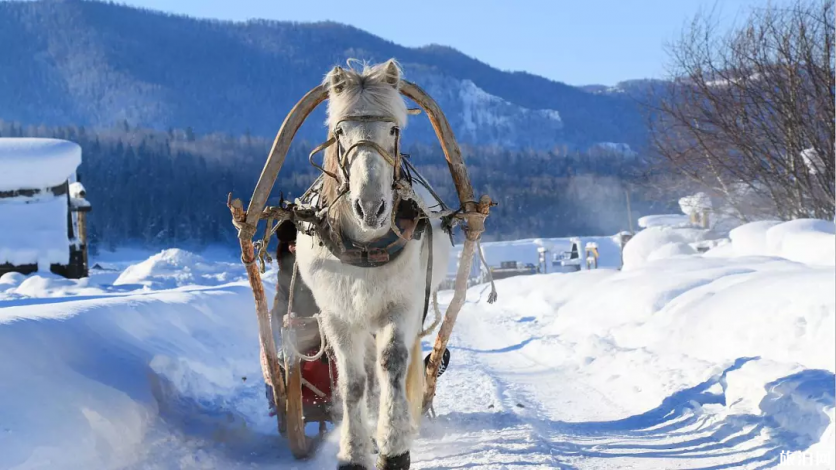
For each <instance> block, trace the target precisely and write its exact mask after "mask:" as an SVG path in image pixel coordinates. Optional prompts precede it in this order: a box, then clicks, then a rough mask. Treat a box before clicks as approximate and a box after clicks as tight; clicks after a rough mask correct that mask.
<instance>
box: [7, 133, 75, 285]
mask: <svg viewBox="0 0 836 470" xmlns="http://www.w3.org/2000/svg"><path fill="white" fill-rule="evenodd" d="M80 164H81V147H79V145H78V144H76V143H74V142H69V141H66V140H58V139H34V138H0V275H3V274H5V273H7V272H13V271H14V272H19V273H23V274H30V273H33V272H38V271H39V272H43V271H51V272H53V273H55V274H58V275H61V276H64V277H67V278H73V279H78V278H82V277H86V276H87V274H88V269H87V221H86V214H87V212H89V211H90V209H91V206H90V203H89V202H87V200H86V199H85V196H86V192H85V189H84V186H82V184H81V182H80V181H79V180H78V175H77V173H76V172H77V170H78V166H79V165H80Z"/></svg>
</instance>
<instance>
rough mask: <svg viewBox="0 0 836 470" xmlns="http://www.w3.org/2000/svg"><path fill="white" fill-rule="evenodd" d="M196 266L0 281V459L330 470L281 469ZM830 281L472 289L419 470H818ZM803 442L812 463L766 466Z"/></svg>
mask: <svg viewBox="0 0 836 470" xmlns="http://www.w3.org/2000/svg"><path fill="white" fill-rule="evenodd" d="M709 253H710V252H709ZM193 256H194V255H190V254H188V253H183V252H178V251H177V250H174V251H171V252H167V253H164V254H161V255H157V256H156V257H155V258H152V259H151V260H149V261H147V262H145V263H144V264H142V265H140V266H137V267H135V268H133V269H132V270H128V271H125V273H126V274H123V275H121V276H120V275H119V274H118V273H117V272H111V273H106V272H103V273H99V274H97V275H96V276H93V277H92V278H91V279H90V280H87V281H65V280H59V279H53V278H49V277H40V276H37V275H33V276H29V277H28V278H23V277H16V276H4V278H2V279H0V377H2V380H0V469H41V468H49V469H81V468H83V469H100V468H102V469H117V468H119V469H121V468H126V469H132V470H133V469H136V470H138V469H215V468H223V469H233V470H235V469H245V468H247V469H250V468H277V469H279V468H280V469H299V470H307V469H333V468H335V467H336V463H335V457H334V455H335V453H336V441H335V436H334V435H333V434H332V435H331V436H330V437H329V439H328V440H327V442H325V443H324V445H323V446H322V447H321V448H320V450H319V452H318V454H317V455H316V456H315V457H314V458H312V459H311V460H309V461H305V462H297V461H295V460H294V459H293V458H292V457H291V455H290V453H289V451H288V450H287V447H286V445H285V443H284V442H283V441H282V440H281V439H280V438H279V437H278V436H277V433H276V431H275V421H274V419H272V418H270V417H268V416H267V406H266V400H265V398H264V387H263V384H262V380H261V377H260V376H261V374H260V371H259V365H258V350H257V340H256V329H255V318H254V312H253V306H252V297H251V294H250V292H249V289H248V287H247V286H246V285H245V283H243V282H241V281H238V280H236V277H240V274H241V272H240V268H239V267H237V266H236V265H234V264H230V265H227V264H223V263H212V262H207V261H206V260H201V259H197V258H194V257H193ZM835 274H836V272H835V271H834V268H833V266H832V265H829V266H827V265H825V266H813V265H807V264H804V263H798V262H793V261H789V260H787V259H781V258H777V257H765V256H746V257H727V256H715V257H712V256H700V255H694V256H679V257H674V258H670V259H666V260H660V261H656V262H650V263H648V264H647V265H645V266H642V267H641V268H638V269H633V270H625V271H617V270H611V269H600V270H596V271H582V272H578V273H571V274H549V275H537V276H529V277H517V278H511V279H505V280H502V281H499V282H498V283H497V284H498V285H497V287H498V290H499V294H500V299H499V301H498V302H497V303H495V304H492V305H489V304H487V303H486V301H485V299H486V298H487V291H486V288H485V286H476V287H474V288H472V289H471V290H470V291H469V292H468V298H467V302H466V304H465V306H464V308H463V309H462V312H461V315H460V318H459V322H458V324H457V326H456V330H455V332H454V335H453V338H452V341H451V351H452V362H451V367H450V368H449V369H448V371H447V372H446V373H445V375H444V376H443V377H442V378H441V380H440V382H439V390H438V395H437V399H436V402H435V411H436V412H437V413H438V417H437V418H436V419H435V420H433V421H429V420H425V422H424V423H423V426H422V429H421V433H420V436H419V438H418V440H417V442H416V444H415V447H414V450H413V468H416V469H453V468H474V469H475V468H480V469H482V468H484V469H537V468H579V469H603V468H606V469H622V468H647V469H657V468H658V469H675V468H688V469H713V468H752V469H755V468H773V467H776V466H777V468H834V466H833V459H832V456H833V449H834V439H836V437H834V424H833V421H834V371H836V364H834V356H833V350H834V344H836V341H835V340H834V336H836V276H834V275H835ZM117 278H118V280H117ZM267 280H268V282H270V281H272V282H274V280H275V278H274V277H273V278H272V279H271V278H270V277H269V276H268V278H267ZM194 284H201V285H194ZM450 295H451V293H449V292H446V293H443V294H442V295H441V301H442V303H444V302H447V301H449V298H450ZM425 348H427V349H428V348H429V344H425ZM800 451H805V452H807V453H808V456H810V457H812V458H819V459H822V460H826V462H823V463H824V464H823V465H819V466H805V467H792V466H784V465H780V461H781V456H782V452H783V455H787V452H800ZM794 455H799V454H794Z"/></svg>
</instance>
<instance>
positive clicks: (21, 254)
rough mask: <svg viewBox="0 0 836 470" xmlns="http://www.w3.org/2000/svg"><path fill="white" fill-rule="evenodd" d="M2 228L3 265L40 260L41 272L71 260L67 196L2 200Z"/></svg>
mask: <svg viewBox="0 0 836 470" xmlns="http://www.w3.org/2000/svg"><path fill="white" fill-rule="evenodd" d="M0 141H2V139H0ZM0 166H2V161H0ZM3 171H4V172H5V168H3ZM0 173H2V172H0ZM2 177H3V176H2V175H0V178H2ZM65 178H66V176H65ZM0 184H2V183H1V182H0ZM0 227H2V229H0V264H2V263H11V264H14V265H22V264H36V263H37V264H38V265H39V267H40V268H39V270H40V271H49V265H50V264H52V263H58V264H67V263H69V261H70V240H69V238H68V236H67V200H66V198H63V197H55V196H52V195H51V194H49V195H40V196H38V197H35V198H28V197H16V198H5V199H0Z"/></svg>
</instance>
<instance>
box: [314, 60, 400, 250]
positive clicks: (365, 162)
mask: <svg viewBox="0 0 836 470" xmlns="http://www.w3.org/2000/svg"><path fill="white" fill-rule="evenodd" d="M400 75H401V72H400V69H399V67H398V65H397V63H395V61H394V60H390V61H388V62H386V63H383V64H379V65H375V66H372V67H369V66H364V67H363V69H362V70H359V71H357V70H352V69H348V70H346V69H343V68H341V67H334V69H333V70H331V71H330V72H329V73H328V74H327V75H326V77H325V84H326V85H327V86H328V89H329V100H328V129H329V134H330V136H331V137H332V138H334V139H336V141H335V143H334V144H333V145H331V146H330V147H329V148H328V150H327V151H326V155H325V169H326V170H327V171H328V172H329V173H331V174H332V175H333V176H335V177H336V178H326V187H325V188H324V192H325V197H326V199H330V200H331V201H333V200H334V199H335V198H336V193H337V188H338V187H341V186H342V187H343V188H345V187H346V185H347V187H348V189H349V192H348V193H347V194H346V195H345V196H343V198H344V202H343V206H344V207H345V208H346V210H347V211H349V212H350V213H351V217H353V218H354V219H355V221H356V225H357V226H358V227H359V228H360V230H361V231H362V232H364V233H365V234H366V235H376V234H380V233H381V232H382V231H384V229H388V227H389V220H390V215H391V213H392V210H393V205H394V204H395V201H394V196H395V192H394V189H393V184H394V181H395V175H396V171H397V169H396V166H397V165H399V164H400V160H399V158H398V152H399V148H398V147H399V140H400V130H401V128H402V127H403V126H405V125H406V117H407V109H406V103H404V100H403V98H401V94H400V92H399V90H398V86H399V83H400Z"/></svg>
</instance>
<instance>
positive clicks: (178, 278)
mask: <svg viewBox="0 0 836 470" xmlns="http://www.w3.org/2000/svg"><path fill="white" fill-rule="evenodd" d="M236 268H237V269H236ZM238 271H240V265H239V266H234V265H232V264H231V263H210V262H208V261H206V260H205V259H203V258H202V257H201V256H199V255H196V254H194V253H191V252H188V251H185V250H181V249H179V248H171V249H168V250H164V251H162V252H160V253H157V254H156V255H154V256H152V257H150V258H148V259H147V260H145V261H142V262H141V263H138V264H134V265H131V266H129V267H128V268H127V269H125V271H124V272H123V273H122V274H121V275H120V276H119V278H117V279H116V281H115V282H114V283H113V285H116V286H119V285H128V284H140V285H144V286H146V287H153V288H154V289H171V288H174V287H180V286H184V285H200V286H216V285H219V284H224V283H228V282H231V281H232V280H233V275H232V272H238ZM238 278H240V276H238V277H235V279H238Z"/></svg>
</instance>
